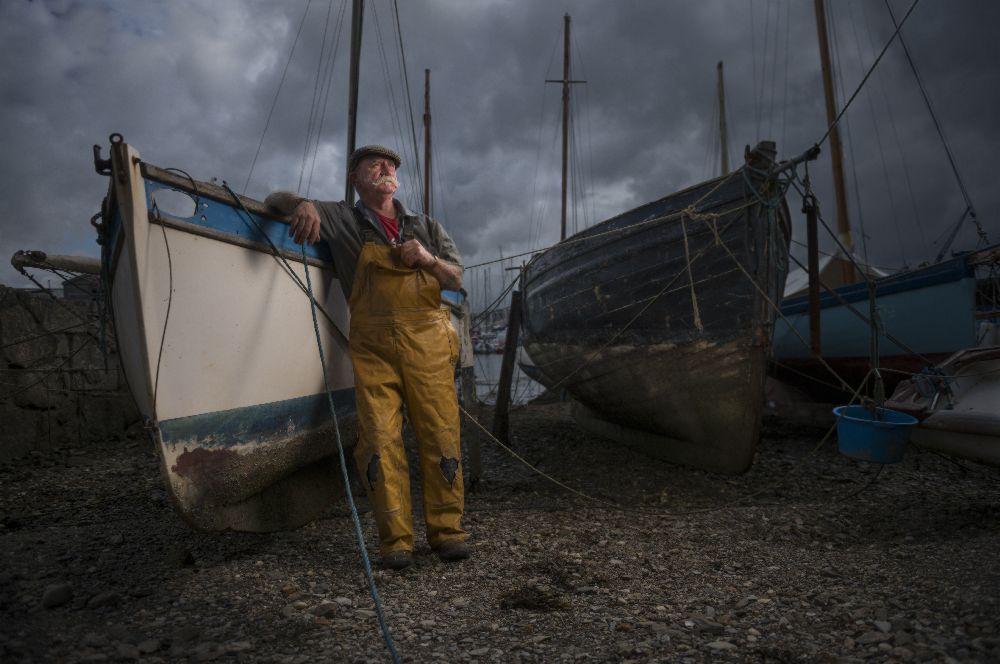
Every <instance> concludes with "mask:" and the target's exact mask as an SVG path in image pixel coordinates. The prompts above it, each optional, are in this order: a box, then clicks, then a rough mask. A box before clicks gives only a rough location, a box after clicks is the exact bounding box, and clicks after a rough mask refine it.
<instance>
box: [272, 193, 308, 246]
mask: <svg viewBox="0 0 1000 664" xmlns="http://www.w3.org/2000/svg"><path fill="white" fill-rule="evenodd" d="M264 204H265V205H267V206H268V207H270V208H271V209H272V210H274V211H275V212H277V213H278V214H279V215H280V216H281V217H284V218H285V219H287V220H288V224H289V228H288V234H289V235H290V236H292V237H293V238H294V239H295V241H296V242H298V243H300V244H301V243H302V242H308V243H309V244H316V243H317V242H319V237H320V236H319V225H320V221H319V212H318V211H317V210H316V205H315V204H314V203H313V202H312V201H310V200H308V199H306V198H302V197H301V196H299V195H298V194H296V193H292V192H290V191H276V192H274V193H273V194H271V195H270V196H268V197H267V198H265V199H264Z"/></svg>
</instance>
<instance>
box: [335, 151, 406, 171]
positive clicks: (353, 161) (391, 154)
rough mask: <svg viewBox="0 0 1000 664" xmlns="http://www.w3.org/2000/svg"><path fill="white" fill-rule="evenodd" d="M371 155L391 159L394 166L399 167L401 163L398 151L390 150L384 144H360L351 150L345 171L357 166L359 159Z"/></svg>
mask: <svg viewBox="0 0 1000 664" xmlns="http://www.w3.org/2000/svg"><path fill="white" fill-rule="evenodd" d="M372 155H377V156H379V157H385V158H387V159H391V160H392V161H393V162H394V163H395V164H396V168H399V165H400V164H402V163H403V160H402V159H400V158H399V153H398V152H396V151H395V150H390V149H389V148H387V147H385V146H384V145H362V146H361V147H360V148H358V149H357V150H355V151H354V152H352V153H351V157H350V158H349V159H348V160H347V172H348V173H350V172H352V171H353V170H354V169H355V168H357V167H358V162H359V161H361V160H362V159H364V158H365V157H370V156H372Z"/></svg>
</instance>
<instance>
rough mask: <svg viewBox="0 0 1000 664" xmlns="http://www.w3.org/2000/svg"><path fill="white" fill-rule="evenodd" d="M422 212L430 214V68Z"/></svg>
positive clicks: (426, 74) (426, 88)
mask: <svg viewBox="0 0 1000 664" xmlns="http://www.w3.org/2000/svg"><path fill="white" fill-rule="evenodd" d="M424 214H426V215H427V216H430V214H431V70H430V69H425V70H424Z"/></svg>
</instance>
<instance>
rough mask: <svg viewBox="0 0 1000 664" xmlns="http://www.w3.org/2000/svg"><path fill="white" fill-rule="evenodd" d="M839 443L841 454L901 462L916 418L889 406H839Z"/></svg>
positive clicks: (870, 459)
mask: <svg viewBox="0 0 1000 664" xmlns="http://www.w3.org/2000/svg"><path fill="white" fill-rule="evenodd" d="M833 414H834V415H836V416H837V443H838V447H839V448H840V452H841V454H846V455H847V456H849V457H851V458H853V459H861V460H862V461H871V462H873V463H899V462H900V461H902V460H903V451H904V450H905V449H906V443H907V442H909V440H910V427H912V426H913V425H914V424H916V423H917V418H915V417H911V416H910V415H907V414H906V413H899V412H896V411H894V410H889V409H888V408H876V409H875V412H874V413H873V412H872V411H871V410H869V409H867V408H865V407H864V406H838V407H836V408H834V409H833Z"/></svg>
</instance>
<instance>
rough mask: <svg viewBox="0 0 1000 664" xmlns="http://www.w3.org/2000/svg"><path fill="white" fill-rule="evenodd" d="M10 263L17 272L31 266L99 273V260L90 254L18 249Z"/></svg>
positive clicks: (82, 272) (81, 272) (43, 268)
mask: <svg viewBox="0 0 1000 664" xmlns="http://www.w3.org/2000/svg"><path fill="white" fill-rule="evenodd" d="M10 264H11V265H13V266H14V269H16V270H17V271H18V272H24V268H26V267H33V268H37V269H42V270H51V269H52V268H55V269H57V270H65V271H67V272H79V273H80V274H100V273H101V261H100V260H99V259H97V258H91V257H90V256H61V255H52V254H46V253H45V252H44V251H18V252H15V254H14V256H13V257H11V259H10Z"/></svg>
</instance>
